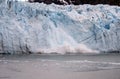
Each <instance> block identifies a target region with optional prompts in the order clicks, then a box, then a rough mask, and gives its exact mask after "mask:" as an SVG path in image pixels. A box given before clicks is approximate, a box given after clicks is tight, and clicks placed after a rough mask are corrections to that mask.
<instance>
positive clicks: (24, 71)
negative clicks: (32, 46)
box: [0, 54, 120, 79]
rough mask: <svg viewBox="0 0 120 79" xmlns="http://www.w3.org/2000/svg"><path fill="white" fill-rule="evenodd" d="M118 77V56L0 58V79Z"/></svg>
mask: <svg viewBox="0 0 120 79" xmlns="http://www.w3.org/2000/svg"><path fill="white" fill-rule="evenodd" d="M103 73H104V74H103ZM100 74H103V75H100ZM110 74H111V75H110ZM118 74H120V54H92V55H86V54H78V55H69V54H66V55H57V54H54V55H45V54H44V55H14V56H1V57H0V79H49V78H50V79H51V78H52V79H73V78H76V77H77V78H76V79H80V78H81V77H82V78H84V79H88V77H91V78H93V79H100V78H101V76H103V79H107V78H108V79H119V78H120V76H119V75H118ZM95 75H97V76H95ZM110 76H112V77H110Z"/></svg>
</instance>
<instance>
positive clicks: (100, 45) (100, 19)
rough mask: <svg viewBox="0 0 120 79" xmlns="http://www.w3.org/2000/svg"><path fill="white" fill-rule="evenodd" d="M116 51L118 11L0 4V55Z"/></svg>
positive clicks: (119, 37)
mask: <svg viewBox="0 0 120 79" xmlns="http://www.w3.org/2000/svg"><path fill="white" fill-rule="evenodd" d="M103 51H104V52H108V51H120V7H119V6H109V5H102V4H99V5H88V4H86V5H79V6H74V5H66V6H64V5H55V4H51V5H46V4H43V3H28V2H17V1H14V2H12V3H10V2H7V1H4V0H1V1H0V53H12V54H17V53H30V52H32V53H59V54H65V53H100V52H103Z"/></svg>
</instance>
